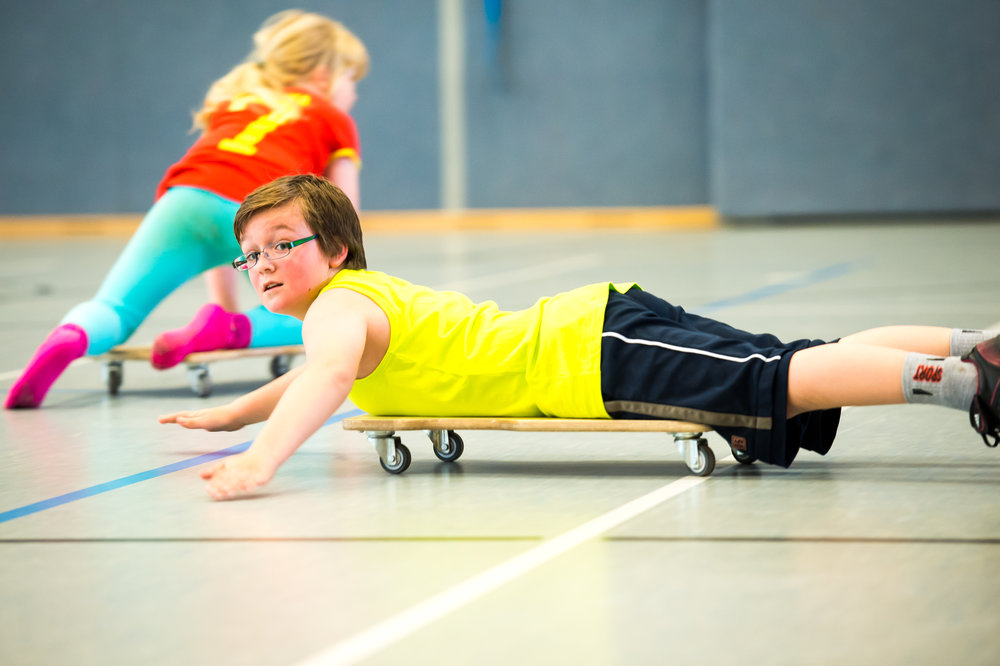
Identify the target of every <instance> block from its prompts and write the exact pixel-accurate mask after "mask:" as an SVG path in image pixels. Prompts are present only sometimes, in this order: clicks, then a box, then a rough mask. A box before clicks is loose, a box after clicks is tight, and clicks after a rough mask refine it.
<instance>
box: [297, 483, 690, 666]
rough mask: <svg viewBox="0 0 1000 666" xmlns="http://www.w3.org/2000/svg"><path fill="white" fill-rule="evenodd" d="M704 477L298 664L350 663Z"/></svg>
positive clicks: (655, 494)
mask: <svg viewBox="0 0 1000 666" xmlns="http://www.w3.org/2000/svg"><path fill="white" fill-rule="evenodd" d="M706 480H707V477H701V476H686V477H684V478H681V479H677V480H676V481H673V482H671V483H668V484H667V485H665V486H662V487H660V488H657V489H656V490H654V491H652V492H651V493H648V494H646V495H643V496H642V497H639V498H637V499H634V500H632V501H631V502H628V503H626V504H623V505H622V506H620V507H618V508H617V509H613V510H611V511H609V512H607V513H605V514H604V515H602V516H598V517H597V518H594V519H593V520H591V521H589V522H586V523H584V524H583V525H580V526H579V527H576V528H574V529H572V530H570V531H568V532H565V533H563V534H561V535H559V536H557V537H554V538H552V539H548V540H546V541H544V542H542V543H541V544H539V545H538V546H536V547H534V548H532V549H531V550H529V551H527V552H524V553H521V554H520V555H516V556H514V557H512V558H511V559H509V560H507V561H505V562H502V563H500V564H498V565H496V566H495V567H492V568H490V569H487V570H485V571H483V572H482V573H480V574H477V575H475V576H473V577H472V578H468V579H466V580H465V581H463V582H461V583H459V584H458V585H455V586H454V587H451V588H449V589H447V590H445V591H443V592H441V593H439V594H436V595H434V596H433V597H430V598H428V599H426V600H424V601H422V602H420V603H418V604H417V605H415V606H411V607H410V608H409V609H407V610H405V611H403V612H401V613H399V614H397V615H394V616H392V617H390V618H388V619H386V620H383V621H382V622H379V623H378V624H376V625H374V626H372V627H371V628H369V629H367V630H365V631H362V632H361V633H359V634H355V635H354V636H352V637H351V638H348V639H346V640H344V641H341V642H339V643H336V644H334V645H332V646H331V647H329V648H328V649H326V650H323V651H322V652H320V653H318V654H316V655H314V656H312V657H310V658H308V659H306V660H305V661H303V662H301V663H300V666H334V665H340V664H354V663H357V662H358V661H360V660H361V659H365V658H366V657H370V656H371V655H373V654H375V653H377V652H379V651H381V650H384V649H385V648H387V647H389V646H390V645H393V644H394V643H397V642H399V641H401V640H402V639H404V638H406V637H407V636H409V635H410V634H413V633H415V632H417V631H419V630H420V629H422V628H424V627H426V626H428V625H430V624H432V623H434V622H436V621H437V620H440V619H441V618H443V617H445V616H446V615H448V614H450V613H453V612H455V611H456V610H458V609H460V608H462V607H463V606H466V605H468V604H470V603H472V602H473V601H475V600H476V599H479V598H480V597H483V596H485V595H487V594H489V593H490V592H492V591H493V590H495V589H497V588H499V587H501V586H502V585H504V584H505V583H509V582H511V581H513V580H515V579H517V578H519V577H521V576H523V575H524V574H526V573H528V572H530V571H532V570H534V569H536V568H538V567H540V566H541V565H543V564H545V563H546V562H549V561H551V560H553V559H555V558H557V557H559V556H560V555H562V554H564V553H566V552H568V551H570V550H572V549H573V548H576V547H577V546H579V545H581V544H583V543H585V542H587V541H589V540H591V539H593V538H595V537H597V536H598V535H600V534H602V533H604V532H607V531H608V530H610V529H613V528H615V527H617V526H618V525H621V524H622V523H624V522H626V521H628V520H631V519H632V518H635V517H636V516H638V515H639V514H641V513H643V512H645V511H648V510H650V509H652V508H653V507H655V506H657V505H658V504H662V503H663V502H666V501H667V500H669V499H671V498H673V497H676V496H678V495H680V494H681V493H683V492H684V491H686V490H690V489H691V488H694V487H695V486H698V485H699V484H701V483H704V482H705V481H706Z"/></svg>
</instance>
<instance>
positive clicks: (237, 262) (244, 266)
mask: <svg viewBox="0 0 1000 666" xmlns="http://www.w3.org/2000/svg"><path fill="white" fill-rule="evenodd" d="M315 238H317V236H316V234H313V235H312V236H309V237H308V238H300V239H298V240H295V241H285V240H282V241H277V242H276V243H271V244H270V245H268V246H267V247H265V248H264V249H263V250H255V251H253V252H247V253H246V254H241V255H240V256H238V257H236V258H235V259H233V268H235V269H236V270H238V271H248V270H250V269H251V268H253V267H254V266H256V265H257V260H258V259H260V255H261V254H262V253H263V255H264V256H265V257H267V258H268V260H270V261H274V260H275V259H281V258H282V257H287V256H288V255H289V254H291V252H292V248H295V247H298V246H299V245H302V244H303V243H308V242H309V241H311V240H314V239H315Z"/></svg>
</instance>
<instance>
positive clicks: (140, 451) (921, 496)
mask: <svg viewBox="0 0 1000 666" xmlns="http://www.w3.org/2000/svg"><path fill="white" fill-rule="evenodd" d="M125 240H126V239H125V238H122V237H76V238H74V237H60V238H45V239H34V240H32V239H15V240H8V241H6V242H5V244H4V250H5V252H4V260H3V262H2V263H0V343H2V348H3V349H6V350H7V351H6V352H5V354H4V357H5V360H4V361H3V365H2V366H0V389H2V390H3V392H4V393H6V390H7V388H9V386H10V385H11V383H12V382H13V381H14V379H15V377H16V376H17V375H18V374H19V369H20V368H21V367H22V366H23V365H24V364H25V362H26V361H27V360H28V358H29V357H30V356H31V354H32V353H33V351H34V349H35V347H36V345H37V344H38V343H39V342H40V341H41V340H42V339H43V337H44V336H45V335H46V334H47V333H48V331H49V330H51V328H52V327H53V326H55V324H56V323H57V322H58V320H59V319H60V318H61V317H62V316H63V315H64V314H65V312H66V311H67V310H68V309H69V308H70V307H71V306H72V305H74V304H75V303H77V302H79V301H81V300H85V299H87V298H89V297H90V296H92V294H93V293H94V292H95V291H96V289H97V286H98V284H99V282H100V279H101V278H102V276H103V275H104V272H105V271H106V270H107V268H108V266H109V265H110V264H111V262H113V261H114V259H115V257H116V256H117V254H118V252H119V251H120V249H121V247H122V246H123V245H124V243H125ZM367 246H368V257H369V263H370V266H371V267H372V268H374V269H378V270H385V271H387V272H390V273H394V274H396V275H399V276H401V277H404V278H407V279H409V280H411V281H415V282H421V283H424V284H429V285H431V286H435V287H440V288H453V289H458V290H461V291H464V292H466V293H468V294H469V295H470V296H471V297H472V298H473V299H475V300H487V299H492V300H496V301H497V302H498V303H499V304H500V305H501V307H504V308H507V309H515V308H521V307H525V306H528V305H530V304H531V303H532V302H534V301H535V300H536V299H537V298H538V297H540V296H543V295H548V294H551V293H555V292H557V291H562V290H565V289H569V288H572V287H575V286H579V285H582V284H586V283H589V282H597V281H602V280H622V281H624V280H635V281H637V282H639V283H640V284H641V285H643V287H644V288H646V289H647V290H649V291H652V292H653V293H656V294H657V295H659V296H662V297H664V298H666V299H667V300H670V301H672V302H676V303H679V304H682V305H684V306H685V307H687V308H688V309H689V310H692V311H695V312H699V313H704V314H707V315H710V316H713V317H716V318H719V319H723V320H725V321H728V322H729V323H732V324H734V325H736V326H739V327H741V328H746V329H749V330H754V331H769V332H773V333H776V334H778V335H779V336H780V337H783V338H789V339H791V338H798V337H821V338H836V337H838V336H841V335H844V334H847V333H850V332H853V331H856V330H860V329H864V328H869V327H872V326H877V325H882V324H898V323H920V324H935V325H944V326H963V327H974V328H986V327H991V326H992V327H997V326H998V325H1000V270H998V266H997V248H1000V223H998V222H997V221H970V220H939V221H934V222H931V221H926V220H919V221H918V220H912V221H905V220H898V221H894V222H892V223H877V222H875V221H864V220H851V221H849V222H848V221H844V222H843V223H833V222H831V223H829V224H822V225H818V224H817V225H785V226H777V225H775V226H771V225H761V226H740V227H727V226H722V227H719V228H716V229H711V230H702V231H667V230H648V229H647V230H632V231H611V230H589V231H559V232H545V231H533V232H525V231H517V232H511V231H506V232H504V231H499V230H498V231H475V232H439V233H433V232H428V233H420V234H415V233H411V234H405V233H373V234H370V235H369V237H368V238H367ZM163 270H170V267H169V266H164V267H163ZM204 293H205V292H204V286H203V285H202V284H201V283H200V282H193V283H191V284H188V285H185V286H184V287H182V288H181V289H180V290H178V291H177V292H175V293H174V294H173V295H172V296H171V297H170V298H169V299H168V300H167V301H166V302H164V304H163V305H161V307H160V308H159V309H158V310H157V311H156V312H154V313H153V315H152V316H150V318H149V319H148V320H147V321H146V323H145V324H144V325H143V326H142V328H141V329H140V330H139V331H138V332H137V333H136V335H135V336H134V337H133V339H132V342H135V343H149V342H151V341H152V339H153V337H154V336H155V334H156V333H157V332H159V331H161V330H165V329H168V328H174V327H177V326H180V325H182V324H183V323H186V322H187V321H188V319H189V318H190V316H191V314H192V313H193V312H194V310H195V308H196V307H197V306H199V305H200V304H201V303H202V302H203V301H204ZM244 296H245V297H244V303H245V304H246V305H247V306H250V305H251V304H253V295H252V293H251V292H250V290H249V288H247V290H246V292H245V295H244ZM267 365H268V364H267V361H266V359H259V358H258V359H246V360H240V361H229V362H220V363H216V364H215V365H213V366H212V367H211V373H212V380H213V385H214V392H213V394H212V395H211V396H210V397H208V398H199V397H197V396H195V395H194V394H193V393H192V391H191V389H190V387H189V385H188V380H187V377H186V374H185V370H184V369H183V368H182V367H178V368H175V369H172V370H168V371H164V372H157V371H154V370H152V369H151V368H150V367H149V366H148V365H144V364H143V363H140V362H130V363H127V364H126V366H125V376H124V384H123V386H122V387H121V390H120V393H119V394H118V395H117V396H114V397H112V396H110V395H108V392H107V389H106V388H105V386H104V383H103V379H102V364H101V362H100V361H99V360H96V361H95V360H81V361H79V362H77V363H75V364H74V365H73V366H71V367H70V369H69V370H68V371H67V372H66V373H65V374H64V375H63V377H62V378H61V379H60V380H59V381H58V382H57V383H56V385H55V386H54V388H53V390H52V391H51V392H50V394H49V396H48V399H47V401H46V403H45V405H44V408H42V409H39V410H30V411H4V412H3V413H2V417H0V433H2V434H0V597H2V599H3V605H2V610H0V663H3V664H5V665H9V666H14V665H27V664H74V665H81V664H102V665H104V664H139V663H142V664H147V665H154V664H185V665H190V664H203V663H205V664H207V663H212V664H220V663H221V664H241V665H244V666H252V665H256V664H261V665H263V664H268V665H285V664H287V665H297V664H307V663H308V664H347V663H361V664H435V665H439V664H463V665H465V664H480V665H481V664H503V665H508V664H512V663H521V664H550V663H572V664H577V665H584V664H629V665H635V664H664V663H670V664H716V665H726V664H740V665H744V664H764V663H766V664H769V665H777V664H845V663H864V664H875V663H877V664H908V665H912V664H942V663H952V664H963V665H965V666H969V665H972V664H990V665H993V664H997V663H1000V634H998V633H997V627H998V626H1000V499H998V498H1000V451H997V450H993V449H988V448H986V447H985V446H983V444H982V441H981V440H980V438H979V436H978V435H976V434H975V433H974V432H973V431H972V429H971V428H970V427H969V424H968V415H967V414H965V413H962V412H958V411H950V410H944V409H939V408H933V407H916V406H892V407H866V408H852V409H847V410H845V412H844V416H843V420H842V424H841V428H840V433H839V436H838V440H837V443H836V444H835V446H834V448H833V450H832V451H831V453H830V454H829V455H828V456H826V457H820V456H817V455H814V454H810V453H803V454H802V455H800V457H799V459H798V460H797V461H796V463H795V464H794V465H793V466H792V467H791V469H788V470H785V469H782V468H778V467H773V466H767V465H762V464H760V463H758V464H755V465H752V466H741V465H739V464H737V463H736V462H735V461H734V460H733V458H732V457H731V456H729V451H728V447H727V446H726V445H725V444H724V443H723V441H722V440H721V439H720V438H719V437H718V436H717V435H714V434H712V435H709V443H710V445H711V446H712V448H713V449H714V451H715V453H716V455H717V457H718V459H719V462H718V465H717V467H716V470H715V472H714V474H712V476H710V477H707V478H701V477H692V476H690V475H689V472H688V470H687V468H686V466H685V465H684V463H683V461H682V460H681V458H680V457H679V456H678V454H677V451H676V447H675V446H674V444H673V441H672V439H671V438H670V437H669V436H668V435H662V434H614V433H612V434H608V433H600V434H575V433H567V434H561V433H555V434H545V433H541V434H539V433H496V432H466V433H462V435H463V437H464V440H465V454H464V455H463V457H462V458H461V460H460V461H458V462H457V463H442V462H440V461H438V460H437V459H436V458H435V457H434V455H433V453H432V451H431V447H430V442H429V441H428V440H427V438H426V437H425V436H424V435H423V434H422V433H409V434H404V435H403V441H404V443H406V444H407V445H408V446H409V448H410V449H411V451H412V452H413V463H412V465H411V467H410V469H409V470H408V471H407V472H406V473H405V474H402V475H399V476H394V475H389V474H386V473H385V472H384V471H383V470H382V468H381V467H380V466H379V463H378V459H377V457H376V455H375V453H374V451H373V449H372V448H371V446H370V445H369V444H368V442H367V440H366V439H365V438H364V436H362V435H361V434H359V433H355V432H345V431H343V430H342V428H341V426H340V424H339V422H340V420H342V419H343V418H344V417H345V416H347V415H350V414H352V413H356V410H354V408H353V407H352V406H351V405H345V406H344V407H343V408H342V410H341V411H340V412H339V413H338V414H337V415H336V416H335V417H334V418H333V419H332V420H331V422H330V423H329V424H328V425H327V426H325V427H323V428H322V429H321V430H320V431H319V432H318V433H317V434H316V435H315V436H314V437H313V438H311V439H310V440H309V441H308V442H307V443H306V445H305V446H304V447H303V448H302V449H301V450H300V451H299V452H298V453H296V454H295V455H294V456H293V457H292V458H291V459H290V460H289V461H288V462H287V463H286V464H285V466H284V467H283V468H282V469H281V470H280V471H279V472H278V474H277V476H276V477H275V479H274V480H273V481H272V482H271V484H270V485H269V486H268V487H267V488H266V489H265V490H264V491H263V492H260V493H258V494H257V495H256V496H255V497H253V498H251V499H247V500H241V501H236V502H229V503H215V502H213V501H211V500H210V499H209V498H208V496H207V495H206V494H205V492H204V490H203V487H202V485H203V482H202V481H201V480H200V478H199V476H198V472H199V470H200V469H202V467H203V465H205V464H206V463H207V462H209V461H211V460H214V459H217V458H218V457H220V456H222V455H225V454H226V452H227V451H232V450H234V449H239V448H241V447H242V446H244V445H245V444H246V443H247V442H249V441H250V440H252V438H253V437H254V435H255V433H256V432H257V430H258V429H259V426H256V427H253V428H247V429H245V430H242V431H238V432H233V433H205V432H194V431H186V430H182V429H180V428H177V427H174V426H165V425H159V424H158V423H157V422H156V417H157V415H158V414H162V413H166V412H171V411H176V410H181V409H193V408H199V407H202V406H206V405H214V404H219V403H221V402H223V401H228V400H231V399H233V398H234V397H236V396H237V395H239V394H241V393H243V392H246V391H248V390H251V389H252V388H254V387H256V386H258V385H260V384H261V383H262V382H264V381H266V380H267V379H268V377H269V373H268V367H267ZM832 380H833V381H835V378H832Z"/></svg>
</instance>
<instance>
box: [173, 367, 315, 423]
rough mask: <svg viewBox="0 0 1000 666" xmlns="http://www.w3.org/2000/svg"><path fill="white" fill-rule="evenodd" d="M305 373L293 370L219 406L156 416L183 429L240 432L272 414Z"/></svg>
mask: <svg viewBox="0 0 1000 666" xmlns="http://www.w3.org/2000/svg"><path fill="white" fill-rule="evenodd" d="M304 370H305V366H304V365H302V366H299V367H297V368H294V369H292V370H290V371H288V372H286V373H285V374H283V375H282V376H280V377H278V378H276V379H274V380H272V381H270V382H268V383H267V384H265V385H264V386H261V387H260V388H259V389H257V390H255V391H251V392H250V393H247V394H246V395H244V396H240V397H239V398H237V399H236V400H233V401H232V402H230V403H228V404H225V405H219V406H218V407H207V408H205V409H196V410H192V411H183V412H174V413H172V414H164V415H162V416H160V417H159V419H158V420H159V422H160V423H176V424H177V425H179V426H181V427H184V428H193V429H199V430H209V431H212V432H215V431H219V430H230V431H232V430H239V429H240V428H242V427H243V426H247V425H250V424H252V423H260V422H261V421H266V420H267V418H268V417H269V416H270V415H271V412H273V411H274V408H275V406H276V405H277V404H278V400H280V399H281V396H282V395H283V394H284V393H285V389H287V388H288V386H289V384H291V383H292V381H293V380H294V379H295V378H296V377H298V376H299V375H300V374H302V372H303V371H304Z"/></svg>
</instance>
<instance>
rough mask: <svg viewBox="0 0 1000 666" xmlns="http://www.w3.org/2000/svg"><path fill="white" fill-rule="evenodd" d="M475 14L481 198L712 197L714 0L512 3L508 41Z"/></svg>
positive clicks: (552, 202)
mask: <svg viewBox="0 0 1000 666" xmlns="http://www.w3.org/2000/svg"><path fill="white" fill-rule="evenodd" d="M466 19H467V26H468V27H467V31H466V32H467V35H468V59H467V81H468V86H467V99H468V104H467V117H468V192H469V193H468V199H469V205H470V206H472V207H490V206H600V205H689V204H700V203H704V202H705V201H706V200H707V196H708V192H707V182H708V181H707V172H706V165H707V154H706V137H705V124H706V108H705V87H704V83H705V71H704V70H705V42H704V35H705V26H704V3H703V2H701V0H684V1H674V2H661V1H656V0H618V1H616V2H609V1H607V0H546V1H545V2H524V3H520V2H510V1H508V2H504V3H503V13H502V15H501V21H500V29H499V40H498V43H497V44H496V52H495V53H494V52H493V51H492V50H491V44H490V42H489V40H488V32H487V23H486V20H485V18H484V12H483V11H482V10H481V9H479V10H478V11H472V10H470V11H469V13H468V14H467V16H466Z"/></svg>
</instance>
